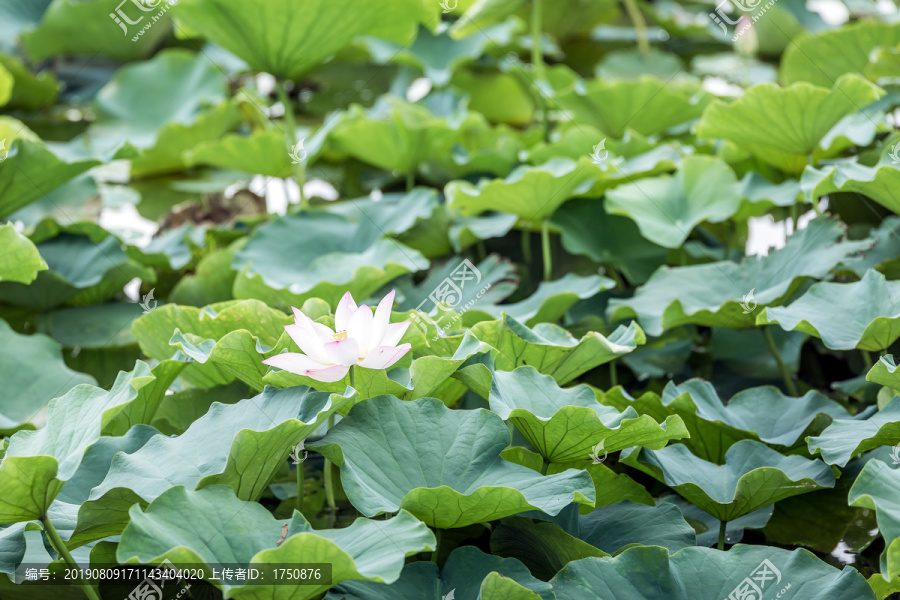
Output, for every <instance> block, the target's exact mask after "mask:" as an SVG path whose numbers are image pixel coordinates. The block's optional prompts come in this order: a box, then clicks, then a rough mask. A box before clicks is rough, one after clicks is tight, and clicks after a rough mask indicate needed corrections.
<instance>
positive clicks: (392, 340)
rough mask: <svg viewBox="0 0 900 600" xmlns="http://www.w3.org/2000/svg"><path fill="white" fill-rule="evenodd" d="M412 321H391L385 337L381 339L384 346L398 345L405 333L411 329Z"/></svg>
mask: <svg viewBox="0 0 900 600" xmlns="http://www.w3.org/2000/svg"><path fill="white" fill-rule="evenodd" d="M409 324H410V321H400V322H399V323H391V324H390V325H388V326H387V331H385V334H384V339H382V340H381V345H382V346H396V345H397V344H399V343H400V340H401V339H403V334H404V333H406V330H407V329H409Z"/></svg>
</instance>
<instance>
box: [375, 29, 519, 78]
mask: <svg viewBox="0 0 900 600" xmlns="http://www.w3.org/2000/svg"><path fill="white" fill-rule="evenodd" d="M448 27H449V24H448V23H440V24H438V26H437V29H436V31H435V32H434V33H431V32H430V31H428V30H427V29H425V28H420V30H419V35H417V36H416V39H415V41H413V42H412V43H411V44H405V43H398V42H392V41H389V40H379V39H377V38H369V39H366V40H365V43H366V48H367V49H368V51H369V53H370V54H371V55H372V59H373V60H374V61H375V62H376V63H378V64H385V63H389V62H394V63H398V64H401V65H408V66H413V67H416V68H417V69H419V70H421V71H422V72H423V73H424V75H425V77H427V78H428V79H430V80H431V81H432V82H433V83H434V85H435V86H437V87H444V86H446V85H447V84H448V83H449V82H450V77H451V76H452V75H453V72H454V71H455V70H456V69H457V68H458V67H460V66H462V65H464V64H466V63H469V62H472V61H474V60H477V59H478V58H479V57H480V56H481V55H482V54H484V51H485V50H486V49H488V48H493V47H500V48H503V47H505V46H507V45H509V44H510V43H511V41H512V39H513V34H515V33H517V32H518V30H519V29H521V24H520V23H519V22H517V21H516V20H515V19H507V20H506V22H504V23H499V24H496V25H491V26H489V27H486V28H485V29H484V31H481V32H478V34H477V35H470V36H468V37H465V38H462V39H454V38H453V37H451V36H450V35H449V34H448V33H447V29H448ZM404 42H405V40H404Z"/></svg>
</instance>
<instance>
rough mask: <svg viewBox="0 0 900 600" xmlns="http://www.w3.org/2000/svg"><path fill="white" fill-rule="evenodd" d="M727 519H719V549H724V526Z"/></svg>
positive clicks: (726, 523)
mask: <svg viewBox="0 0 900 600" xmlns="http://www.w3.org/2000/svg"><path fill="white" fill-rule="evenodd" d="M726 525H728V521H719V550H723V551H724V550H725V526H726Z"/></svg>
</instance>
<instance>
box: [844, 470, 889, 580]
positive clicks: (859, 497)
mask: <svg viewBox="0 0 900 600" xmlns="http://www.w3.org/2000/svg"><path fill="white" fill-rule="evenodd" d="M894 463H895V465H896V464H898V463H900V460H898V459H897V458H895V459H894ZM898 499H900V469H896V468H891V467H889V466H888V465H887V464H885V463H883V462H882V461H880V460H877V459H875V460H870V461H869V462H868V463H867V464H866V466H865V467H863V470H862V472H861V473H860V474H859V476H858V477H857V478H856V481H855V482H854V483H853V487H852V488H851V489H850V498H849V501H850V506H859V507H862V508H868V509H869V510H874V511H875V513H876V517H877V519H878V529H879V530H880V531H881V535H882V536H883V537H884V544H885V549H884V552H882V554H881V575H882V577H883V578H884V579H885V580H887V581H890V580H892V579H896V578H897V577H898V576H900V541H898V540H900V502H898Z"/></svg>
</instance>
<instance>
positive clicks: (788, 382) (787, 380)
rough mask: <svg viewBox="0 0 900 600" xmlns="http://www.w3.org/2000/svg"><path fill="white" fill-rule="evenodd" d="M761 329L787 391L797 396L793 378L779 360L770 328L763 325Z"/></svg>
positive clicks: (779, 355) (779, 356)
mask: <svg viewBox="0 0 900 600" xmlns="http://www.w3.org/2000/svg"><path fill="white" fill-rule="evenodd" d="M762 329H763V336H764V337H765V338H766V345H767V346H769V352H771V353H772V357H773V358H774V359H775V362H776V363H777V364H778V369H779V370H780V371H781V377H782V378H783V379H784V387H786V388H787V391H788V393H789V394H790V395H791V396H794V397H796V396H799V395H800V394H799V393H798V392H797V386H796V384H794V380H793V378H791V374H790V372H789V371H788V368H787V365H785V364H784V361H783V360H781V354H780V353H779V352H778V346H776V345H775V340H774V339H773V338H772V332H771V330H770V329H769V328H768V327H763V328H762Z"/></svg>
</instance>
